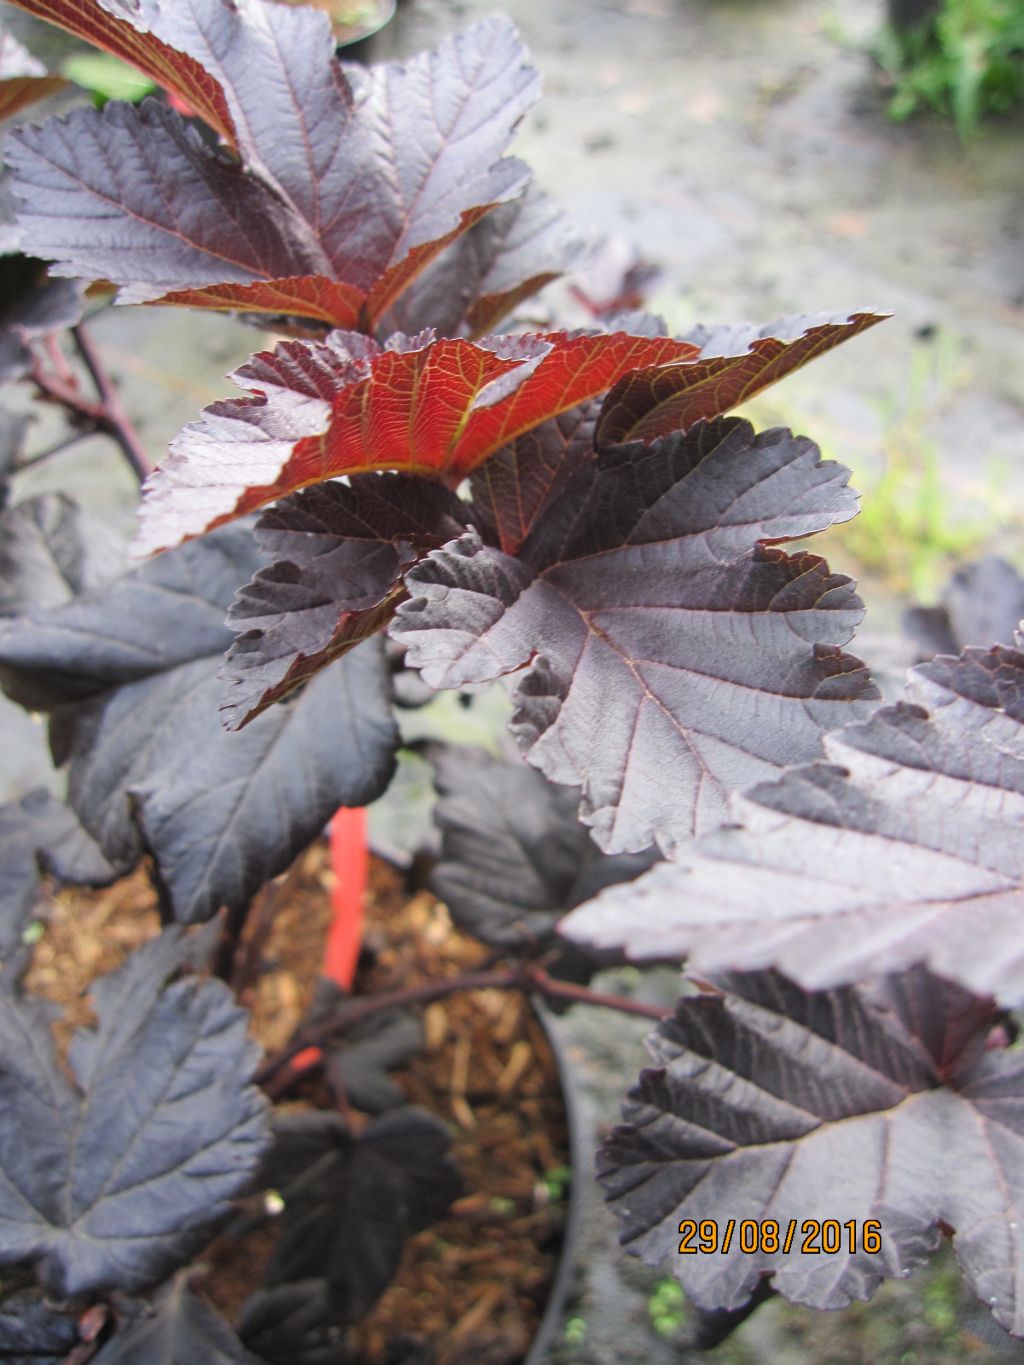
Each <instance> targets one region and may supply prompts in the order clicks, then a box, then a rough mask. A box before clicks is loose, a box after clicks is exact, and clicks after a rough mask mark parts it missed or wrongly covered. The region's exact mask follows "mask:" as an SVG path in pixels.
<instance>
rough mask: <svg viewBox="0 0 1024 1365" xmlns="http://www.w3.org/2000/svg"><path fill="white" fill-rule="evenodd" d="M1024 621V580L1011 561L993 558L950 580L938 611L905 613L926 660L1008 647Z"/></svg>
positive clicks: (918, 609)
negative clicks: (969, 649)
mask: <svg viewBox="0 0 1024 1365" xmlns="http://www.w3.org/2000/svg"><path fill="white" fill-rule="evenodd" d="M1022 619H1024V578H1022V577H1021V575H1020V574H1019V573H1018V572H1017V570H1016V569H1015V568H1014V567H1013V565H1012V564H1010V563H1009V562H1008V561H1007V560H1005V559H1000V558H998V556H996V555H988V556H986V557H985V558H984V559H979V560H977V561H976V562H974V563H973V564H964V565H962V566H961V567H960V568H959V569H957V570H956V571H955V573H953V574H952V575H951V576H950V579H949V582H948V583H947V584H946V586H945V587H944V588H943V590H942V600H941V602H940V603H939V605H938V606H935V607H911V608H910V609H909V610H908V611H907V612H905V613H904V617H903V624H904V628H905V629H906V632H907V634H908V635H909V636H910V637H911V639H912V640H914V642H915V643H916V644H917V646H918V648H919V650H920V651H921V658H922V659H930V658H931V657H932V655H934V654H959V653H960V651H961V650H962V649H963V648H964V646H965V645H982V646H987V645H989V644H991V643H992V641H993V640H998V641H1002V642H1004V643H1005V642H1007V641H1009V640H1012V639H1013V638H1014V634H1015V632H1016V630H1017V628H1018V626H1019V625H1020V623H1021V620H1022Z"/></svg>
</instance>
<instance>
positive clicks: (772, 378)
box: [596, 312, 887, 447]
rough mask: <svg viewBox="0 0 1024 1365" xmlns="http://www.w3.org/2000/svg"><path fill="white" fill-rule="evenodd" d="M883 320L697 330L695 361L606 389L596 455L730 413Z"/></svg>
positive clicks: (784, 321) (820, 317) (642, 373)
mask: <svg viewBox="0 0 1024 1365" xmlns="http://www.w3.org/2000/svg"><path fill="white" fill-rule="evenodd" d="M886 316H887V314H884V313H868V312H865V313H853V314H851V315H849V316H847V315H846V314H845V313H838V314H834V315H829V314H815V313H811V314H806V315H803V316H800V317H793V318H781V319H779V321H778V322H773V323H770V324H769V325H768V326H767V327H762V328H755V327H751V326H748V325H744V326H741V327H712V328H706V327H699V328H697V329H695V330H694V331H693V332H692V333H690V334H689V335H688V336H687V338H686V340H688V341H691V342H693V343H694V345H695V346H696V347H697V348H698V352H699V353H698V355H696V356H694V357H693V358H689V357H687V358H684V359H683V360H682V361H679V362H677V363H675V364H671V365H660V366H658V367H657V368H651V369H644V370H636V371H634V372H633V373H632V374H630V375H627V376H626V377H625V378H624V379H622V380H620V381H619V383H618V384H617V385H616V386H615V388H614V389H612V391H611V393H609V395H608V397H607V398H606V399H605V401H604V407H603V408H602V410H601V416H600V419H599V420H598V426H597V437H596V441H597V444H598V446H599V447H603V446H607V445H616V444H618V443H619V442H622V441H648V442H650V441H653V440H654V439H655V437H657V436H667V435H668V434H669V433H670V432H673V431H688V430H689V428H690V427H692V426H693V424H694V422H697V421H699V420H700V419H701V418H704V419H705V420H710V419H711V418H712V417H720V416H721V415H722V414H723V413H726V412H729V411H730V410H731V409H732V408H735V407H737V406H738V405H739V404H740V403H744V402H746V400H747V399H748V398H752V397H753V396H754V394H755V393H760V392H761V390H762V389H766V388H768V386H769V385H771V384H774V383H775V382H776V380H778V379H781V378H782V377H783V376H784V375H787V374H789V373H790V371H791V370H795V369H798V368H799V367H800V366H801V365H806V364H807V362H808V361H809V360H813V359H814V357H815V356H818V355H821V354H822V352H824V351H830V350H831V349H832V347H833V346H838V345H839V343H840V342H842V341H847V340H848V339H849V338H850V337H853V336H856V335H857V334H858V332H863V331H865V330H866V329H867V328H868V327H873V326H874V325H875V323H876V322H881V321H882V320H883V318H885V317H886Z"/></svg>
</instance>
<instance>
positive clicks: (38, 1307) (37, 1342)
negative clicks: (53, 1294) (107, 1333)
mask: <svg viewBox="0 0 1024 1365" xmlns="http://www.w3.org/2000/svg"><path fill="white" fill-rule="evenodd" d="M78 1344H79V1334H78V1324H77V1322H76V1321H75V1316H74V1314H73V1313H69V1312H67V1311H66V1310H64V1309H63V1308H60V1307H57V1306H56V1305H54V1304H51V1303H49V1302H48V1300H47V1298H46V1296H44V1295H43V1294H42V1293H41V1292H40V1291H39V1290H34V1291H33V1290H18V1291H15V1292H14V1293H7V1294H5V1295H4V1297H3V1298H2V1299H0V1360H5V1361H13V1362H15V1365H66V1362H67V1359H68V1353H69V1352H70V1351H72V1350H73V1349H74V1348H75V1347H76V1346H77V1345H78Z"/></svg>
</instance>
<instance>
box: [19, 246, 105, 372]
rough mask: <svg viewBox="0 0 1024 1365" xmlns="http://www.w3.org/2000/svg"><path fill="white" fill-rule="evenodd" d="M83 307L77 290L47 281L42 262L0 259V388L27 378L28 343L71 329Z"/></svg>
mask: <svg viewBox="0 0 1024 1365" xmlns="http://www.w3.org/2000/svg"><path fill="white" fill-rule="evenodd" d="M84 304H85V300H84V297H83V294H82V289H81V286H80V285H78V284H76V283H74V282H73V281H72V280H51V279H48V278H47V275H46V266H45V265H44V264H43V262H42V261H37V260H35V259H33V258H32V257H30V256H22V255H19V254H17V253H15V254H14V255H10V256H0V384H7V383H10V382H11V380H14V379H20V378H21V377H22V376H23V375H25V374H27V373H28V371H29V369H30V368H31V365H32V353H31V351H30V350H29V342H31V341H35V340H38V339H39V338H40V337H46V336H49V335H50V334H51V333H53V332H58V331H62V330H63V329H64V328H65V327H73V326H74V325H75V323H77V322H79V321H81V317H82V309H83V307H84Z"/></svg>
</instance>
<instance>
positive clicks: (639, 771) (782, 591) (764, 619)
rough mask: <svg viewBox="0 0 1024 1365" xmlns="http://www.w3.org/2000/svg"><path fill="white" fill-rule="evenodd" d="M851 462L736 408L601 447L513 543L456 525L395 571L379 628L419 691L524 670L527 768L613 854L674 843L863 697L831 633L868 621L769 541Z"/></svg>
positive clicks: (844, 634) (852, 599) (812, 566)
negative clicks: (634, 442)
mask: <svg viewBox="0 0 1024 1365" xmlns="http://www.w3.org/2000/svg"><path fill="white" fill-rule="evenodd" d="M846 477H847V475H846V472H845V471H844V470H842V469H841V468H840V467H839V466H837V465H834V464H827V463H826V464H822V463H821V462H820V460H819V455H818V451H817V448H816V447H815V446H814V445H813V444H812V443H811V442H810V441H807V440H805V439H804V438H802V437H801V438H797V437H793V436H791V435H790V433H788V432H785V431H774V432H767V433H764V434H762V435H760V436H756V437H755V435H754V432H753V429H752V428H751V427H750V425H749V423H746V422H741V421H738V420H735V419H725V420H721V421H718V422H715V423H711V424H708V425H703V424H701V425H698V426H697V427H696V428H694V430H693V431H692V432H691V433H690V434H689V435H688V436H686V437H683V436H675V437H668V438H664V439H662V440H660V441H658V442H655V443H654V444H653V445H652V446H651V447H649V448H644V447H641V446H629V447H623V448H622V449H620V450H617V451H611V452H608V453H607V454H606V455H605V456H604V457H602V459H601V460H599V461H598V463H597V464H596V466H594V467H593V468H588V469H585V470H583V471H582V472H581V473H580V474H579V475H578V476H577V477H576V479H575V480H574V481H573V482H570V484H569V485H568V487H567V488H566V489H565V491H564V492H563V493H562V495H561V496H560V497H559V498H558V499H556V500H555V501H554V502H552V503H551V504H550V505H549V507H548V508H547V510H546V511H545V513H544V514H543V515H542V516H541V517H540V518H539V519H538V521H537V523H536V525H535V526H534V528H533V530H532V532H531V533H530V535H529V536H528V537H527V539H526V540H525V541H524V543H523V545H522V546H521V547H520V550H519V553H518V556H517V557H516V558H512V557H511V556H509V555H507V554H505V553H504V552H503V551H501V550H499V549H497V548H495V547H492V546H486V545H484V544H483V543H482V542H481V539H480V536H479V535H478V534H477V533H476V532H475V531H469V532H467V533H466V534H465V535H464V536H463V537H462V538H460V540H458V541H453V542H451V543H450V544H449V545H447V546H445V547H443V548H442V549H440V550H437V551H434V552H433V553H431V554H430V555H429V556H428V557H427V558H426V559H425V560H424V562H423V563H422V564H420V565H418V566H417V567H416V568H414V569H412V570H410V571H409V573H408V574H407V576H406V587H407V591H408V592H409V596H410V600H409V601H407V602H405V603H403V604H402V605H401V606H399V608H398V611H397V613H396V617H395V620H394V622H393V624H392V626H391V635H392V637H393V638H395V639H397V640H398V641H399V642H400V643H401V644H404V645H405V646H406V648H407V651H408V652H407V661H408V663H409V664H410V665H411V666H412V667H416V668H419V669H420V670H421V671H422V673H423V676H424V679H425V680H426V681H427V683H429V684H430V686H432V687H460V686H463V685H465V684H467V683H480V682H486V681H489V680H491V679H493V678H496V677H500V676H502V675H504V674H508V673H511V672H514V671H515V670H517V669H520V668H523V667H524V666H527V665H528V666H529V667H528V671H527V672H526V673H525V675H524V676H523V678H522V679H521V680H520V682H519V684H518V687H517V690H516V701H517V703H518V709H517V711H516V714H515V716H514V718H513V729H514V730H515V732H516V734H517V736H518V738H519V742H520V746H521V748H522V749H523V751H524V753H525V754H526V755H527V757H528V759H529V761H530V762H531V763H532V764H533V765H534V766H536V767H538V768H540V769H541V770H542V771H543V772H544V773H545V774H546V775H547V776H548V777H549V778H551V779H552V781H555V782H560V783H565V784H568V785H572V786H581V787H582V790H583V803H582V812H583V819H584V820H585V821H586V822H587V823H588V824H589V825H591V826H592V828H593V831H594V838H595V839H596V840H597V842H598V844H599V845H600V846H601V847H602V848H603V849H604V850H605V851H606V852H609V853H618V852H626V851H631V850H636V849H642V848H646V847H647V846H648V845H650V844H652V843H655V842H658V843H659V844H661V845H662V847H671V846H672V845H673V844H675V843H677V842H678V841H679V840H681V839H684V838H687V837H689V836H690V835H691V834H692V833H693V832H694V831H695V830H697V829H702V828H706V827H707V826H708V825H709V824H713V823H714V822H715V821H717V820H718V819H720V818H721V815H722V813H723V812H724V809H725V802H726V794H727V793H728V792H729V790H730V789H731V788H733V787H735V786H738V785H742V784H743V783H744V782H745V781H749V780H751V779H752V778H753V777H754V776H755V775H759V774H765V775H766V774H768V773H770V772H771V771H773V770H774V769H777V768H779V767H781V766H783V765H784V764H785V763H786V762H787V761H790V760H791V759H792V756H793V754H794V753H795V752H803V753H806V754H808V755H813V754H817V753H818V752H820V735H821V732H822V731H823V730H825V729H828V728H829V726H830V724H832V723H834V721H835V720H837V719H839V718H840V717H842V716H850V715H853V716H858V717H859V716H861V715H864V714H865V713H866V711H867V709H868V705H867V704H868V703H869V702H870V701H871V700H873V699H874V698H875V696H876V695H877V693H876V691H875V689H874V686H873V684H872V683H871V682H870V680H869V679H868V677H867V674H866V670H865V669H864V667H863V665H862V664H861V663H860V662H859V660H856V659H854V658H852V657H851V656H848V655H844V654H842V653H841V651H840V650H839V649H838V648H837V646H836V644H835V643H834V642H836V641H839V642H845V641H846V640H848V639H849V638H850V636H851V634H852V633H853V629H854V626H855V624H856V622H857V620H858V619H859V617H860V614H861V607H860V603H859V600H858V599H857V597H856V595H855V593H854V591H853V585H852V584H851V582H850V580H849V579H847V578H843V577H840V576H838V575H833V574H830V573H829V571H828V568H827V566H826V565H825V564H824V561H822V560H820V559H818V558H816V557H815V556H813V555H808V554H799V555H795V556H793V557H787V556H786V555H785V554H783V553H782V551H780V550H777V549H775V548H772V547H771V546H768V545H766V544H765V542H774V541H779V540H786V539H791V538H795V537H797V536H802V535H806V534H809V533H811V532H813V531H816V530H820V529H822V528H823V527H825V526H827V525H829V524H831V523H832V522H835V521H842V520H845V519H848V518H849V517H851V516H852V515H853V513H854V510H855V500H854V495H853V494H852V492H851V491H850V490H849V489H848V488H847V486H846Z"/></svg>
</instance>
